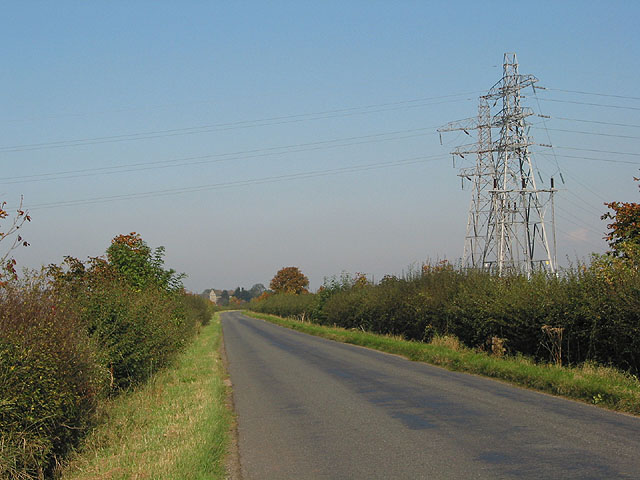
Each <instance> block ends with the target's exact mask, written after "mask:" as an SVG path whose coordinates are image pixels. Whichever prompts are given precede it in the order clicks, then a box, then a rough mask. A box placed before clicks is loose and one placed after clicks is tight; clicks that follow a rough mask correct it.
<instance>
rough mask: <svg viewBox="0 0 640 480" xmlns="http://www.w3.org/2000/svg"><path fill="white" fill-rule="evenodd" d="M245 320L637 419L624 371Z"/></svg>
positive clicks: (634, 394)
mask: <svg viewBox="0 0 640 480" xmlns="http://www.w3.org/2000/svg"><path fill="white" fill-rule="evenodd" d="M243 313H245V314H246V315H249V316H252V317H254V318H258V319H262V320H267V321H269V322H271V323H274V324H276V325H280V326H283V327H287V328H291V329H293V330H297V331H300V332H303V333H308V334H311V335H316V336H319V337H323V338H327V339H330V340H336V341H338V342H343V343H350V344H353V345H360V346H363V347H368V348H372V349H375V350H380V351H383V352H387V353H392V354H396V355H401V356H404V357H406V358H408V359H409V360H412V361H417V362H425V363H430V364H432V365H438V366H441V367H444V368H446V369H448V370H452V371H458V372H467V373H473V374H476V375H482V376H486V377H491V378H496V379H500V380H503V381H506V382H508V383H511V384H514V385H518V386H521V387H526V388H530V389H533V390H539V391H541V392H546V393H550V394H553V395H558V396H562V397H566V398H570V399H574V400H579V401H583V402H586V403H591V404H594V405H598V406H600V407H605V408H608V409H611V410H616V411H619V412H625V413H630V414H633V415H640V381H639V380H638V378H637V377H635V376H633V375H630V374H627V373H625V372H622V371H619V370H616V369H614V368H609V367H605V366H599V365H595V364H589V363H587V364H584V365H580V366H576V367H559V366H556V365H552V364H539V363H538V364H537V363H535V362H534V361H533V360H531V359H529V358H527V357H523V356H515V357H514V356H503V357H498V356H492V355H489V354H488V353H486V352H481V351H477V350H473V349H470V348H466V347H464V346H462V345H461V344H460V343H459V342H457V339H455V338H454V337H438V336H436V337H435V338H434V339H433V340H432V342H431V343H423V342H416V341H407V340H404V339H402V338H401V337H398V336H388V335H379V334H374V333H369V332H364V331H361V330H346V329H344V328H339V327H328V326H324V325H318V324H314V323H309V322H304V321H300V320H295V319H292V318H286V319H285V318H281V317H277V316H275V315H268V314H262V313H256V312H250V311H245V312H243Z"/></svg>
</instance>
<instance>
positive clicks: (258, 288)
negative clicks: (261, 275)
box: [249, 283, 267, 298]
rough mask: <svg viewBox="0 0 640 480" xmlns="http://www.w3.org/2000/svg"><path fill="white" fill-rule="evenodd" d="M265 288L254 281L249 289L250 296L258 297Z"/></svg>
mask: <svg viewBox="0 0 640 480" xmlns="http://www.w3.org/2000/svg"><path fill="white" fill-rule="evenodd" d="M266 290H267V289H266V288H265V287H264V285H263V284H261V283H256V284H255V285H254V286H253V287H251V288H250V289H249V293H250V294H251V298H258V297H259V296H260V295H262V294H263V293H264V292H265V291H266Z"/></svg>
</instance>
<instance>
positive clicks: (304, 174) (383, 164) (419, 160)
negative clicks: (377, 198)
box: [25, 154, 448, 211]
mask: <svg viewBox="0 0 640 480" xmlns="http://www.w3.org/2000/svg"><path fill="white" fill-rule="evenodd" d="M447 157H448V155H444V154H439V155H430V156H420V157H412V158H407V159H403V160H396V161H392V162H379V163H372V164H365V165H354V166H351V167H341V168H334V169H328V170H316V171H311V172H299V173H292V174H287V175H275V176H271V177H262V178H255V179H249V180H238V181H234V182H222V183H214V184H208V185H198V186H194V187H183V188H172V189H164V190H152V191H148V192H138V193H129V194H121V195H110V196H103V197H93V198H86V199H79V200H68V201H62V202H57V203H41V204H34V205H31V206H28V207H25V208H26V209H28V210H29V211H33V210H41V209H46V208H61V207H71V206H79V205H89V204H96V203H105V202H112V201H117V200H132V199H139V198H148V197H156V196H168V195H179V194H184V193H193V192H200V191H206V190H215V189H219V188H229V187H238V186H248V185H258V184H263V183H273V182H279V181H289V180H297V179H306V178H314V177H322V176H328V175H337V174H343V173H352V172H360V171H366V170H376V169H381V168H388V167H395V166H405V165H413V164H417V163H423V162H428V161H433V160H438V159H443V158H447Z"/></svg>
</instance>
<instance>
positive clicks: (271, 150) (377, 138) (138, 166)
mask: <svg viewBox="0 0 640 480" xmlns="http://www.w3.org/2000/svg"><path fill="white" fill-rule="evenodd" d="M403 133H409V135H404V136H393V135H398V134H403ZM424 135H435V133H434V132H433V127H427V128H418V129H410V130H398V131H395V132H385V133H376V134H370V135H362V136H356V137H346V138H338V139H332V140H322V141H318V142H307V143H299V144H292V145H284V146H280V147H268V148H261V149H254V150H245V151H237V152H230V153H217V154H209V155H200V156H193V157H183V158H178V159H172V160H157V161H152V162H138V163H132V164H123V165H117V166H112V167H94V168H84V169H78V170H67V171H63V172H53V173H41V174H33V175H21V176H16V177H6V178H0V184H4V185H6V184H16V183H31V182H42V181H48V180H61V179H68V178H79V177H88V176H96V175H107V174H113V173H126V172H134V171H141V170H150V169H157V168H170V167H179V166H185V165H197V164H203V163H214V162H223V161H229V160H240V159H247V158H256V157H264V156H269V155H283V154H290V153H299V152H308V151H313V150H322V149H326V148H339V147H345V146H352V145H362V144H366V143H374V142H384V141H391V140H402V139H406V138H414V137H419V136H424ZM382 137H390V138H382ZM362 139H366V140H362ZM352 140H362V141H357V142H352ZM339 142H342V143H339ZM345 142H346V143H345ZM216 157H226V158H216Z"/></svg>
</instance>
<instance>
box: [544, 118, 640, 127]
mask: <svg viewBox="0 0 640 480" xmlns="http://www.w3.org/2000/svg"><path fill="white" fill-rule="evenodd" d="M551 118H553V119H555V120H567V121H570V122H582V123H597V124H599V125H612V126H615V127H631V128H640V125H636V124H632V123H614V122H601V121H599V120H583V119H580V118H567V117H551Z"/></svg>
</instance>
